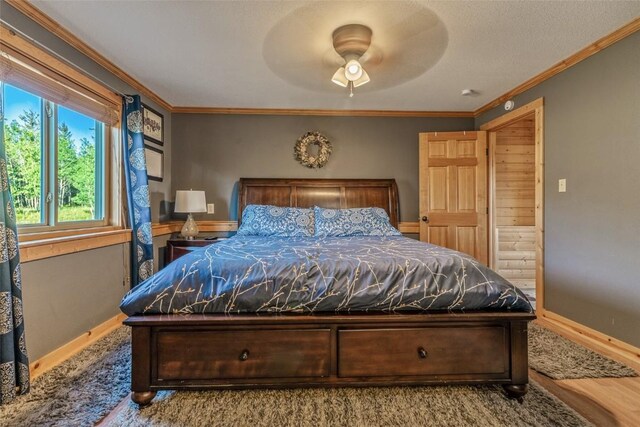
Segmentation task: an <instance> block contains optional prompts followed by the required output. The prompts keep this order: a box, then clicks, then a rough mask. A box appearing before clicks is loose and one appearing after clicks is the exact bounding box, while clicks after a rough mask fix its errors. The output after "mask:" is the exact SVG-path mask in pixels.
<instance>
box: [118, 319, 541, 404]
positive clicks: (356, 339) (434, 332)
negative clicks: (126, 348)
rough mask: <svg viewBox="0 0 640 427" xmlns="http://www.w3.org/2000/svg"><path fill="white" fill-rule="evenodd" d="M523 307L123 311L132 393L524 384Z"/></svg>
mask: <svg viewBox="0 0 640 427" xmlns="http://www.w3.org/2000/svg"><path fill="white" fill-rule="evenodd" d="M534 318H535V316H534V315H533V314H530V313H474V314H450V313H447V314H407V315H395V314H386V315H380V314H378V315H316V316H293V315H289V316H256V315H253V316H241V315H238V316H225V315H187V316H181V315H163V316H137V317H130V318H129V319H127V320H126V321H125V324H127V325H129V326H131V327H132V386H131V389H132V391H133V392H134V393H133V394H132V399H133V400H134V401H136V402H137V403H139V404H141V405H144V404H148V403H149V402H150V401H151V399H152V398H153V396H154V395H155V392H156V391H157V390H163V389H204V388H258V387H268V388H277V387H334V386H379V385H421V384H484V383H493V384H503V385H504V386H505V389H506V390H507V392H508V393H509V394H510V395H511V396H513V397H517V398H521V397H522V396H523V395H524V394H525V393H526V384H527V383H528V360H527V323H528V322H529V321H530V320H533V319H534Z"/></svg>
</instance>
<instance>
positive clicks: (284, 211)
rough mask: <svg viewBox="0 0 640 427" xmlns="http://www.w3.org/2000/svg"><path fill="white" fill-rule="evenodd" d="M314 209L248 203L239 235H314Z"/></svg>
mask: <svg viewBox="0 0 640 427" xmlns="http://www.w3.org/2000/svg"><path fill="white" fill-rule="evenodd" d="M313 227H314V221H313V209H302V208H286V207H285V208H282V207H278V206H271V205H247V206H246V207H245V208H244V211H243V212H242V224H240V228H239V229H238V233H237V235H238V236H279V237H293V236H302V237H312V236H313Z"/></svg>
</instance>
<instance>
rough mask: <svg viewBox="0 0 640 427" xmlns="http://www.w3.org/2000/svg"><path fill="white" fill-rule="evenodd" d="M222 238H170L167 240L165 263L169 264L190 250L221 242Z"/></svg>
mask: <svg viewBox="0 0 640 427" xmlns="http://www.w3.org/2000/svg"><path fill="white" fill-rule="evenodd" d="M221 240H222V239H217V238H215V239H209V240H205V239H193V240H186V239H169V240H167V250H166V252H165V254H166V255H165V264H169V263H170V262H171V261H174V260H176V259H178V258H180V257H181V256H182V255H185V254H188V253H189V252H191V251H193V250H195V249H198V248H201V247H203V246H209V245H212V244H214V243H218V242H220V241H221Z"/></svg>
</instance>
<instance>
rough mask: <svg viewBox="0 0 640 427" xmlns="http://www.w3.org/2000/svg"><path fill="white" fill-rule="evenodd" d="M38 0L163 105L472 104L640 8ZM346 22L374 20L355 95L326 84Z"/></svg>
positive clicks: (541, 67) (557, 3)
mask: <svg viewBox="0 0 640 427" xmlns="http://www.w3.org/2000/svg"><path fill="white" fill-rule="evenodd" d="M33 3H34V4H35V5H36V6H37V7H38V8H40V9H41V10H42V11H43V12H45V13H46V14H48V15H49V16H51V17H52V18H53V19H54V20H56V21H57V22H59V23H60V24H61V25H62V26H63V27H65V28H67V29H68V30H69V31H71V32H72V33H74V34H75V35H76V36H78V37H79V38H81V39H82V40H84V41H85V42H86V43H87V44H89V45H90V46H91V47H93V48H94V49H96V50H97V51H98V52H100V53H102V54H103V55H104V56H105V57H107V58H108V59H109V60H111V61H112V62H113V63H115V64H116V65H118V66H119V67H120V68H122V69H123V70H125V71H126V72H127V73H129V74H131V75H132V76H134V77H135V78H136V79H138V80H139V81H140V82H142V83H143V84H144V85H146V86H147V87H148V88H150V89H151V90H153V91H154V92H156V93H157V94H158V95H159V96H160V97H162V98H163V99H165V100H166V101H168V102H169V103H170V104H172V105H174V106H203V107H239V108H243V107H245V108H313V109H381V110H434V111H435V110H441V111H448V110H455V111H472V110H475V109H476V108H478V107H480V106H482V105H484V104H486V103H487V102H489V101H491V100H493V99H494V98H496V97H498V96H500V95H502V94H503V93H504V92H506V91H508V90H510V89H512V88H513V87H515V86H517V85H518V84H520V83H522V82H523V81H525V80H527V79H528V78H530V77H532V76H534V75H536V74H538V73H539V72H541V71H544V70H545V69H547V68H549V67H550V66H552V65H554V64H555V63H557V62H559V61H561V60H562V59H565V58H566V57H568V56H570V55H571V54H573V53H575V52H576V51H578V50H580V49H582V48H584V47H585V46H587V45H588V44H590V43H592V42H594V41H595V40H597V39H599V38H600V37H602V36H605V35H607V34H609V33H611V32H612V31H614V30H616V29H617V28H619V27H621V26H623V25H624V24H626V23H628V22H629V21H631V20H632V19H634V18H636V17H637V16H639V15H640V2H638V1H632V2H619V1H616V2H609V1H604V2H599V1H588V2H584V1H554V2H528V1H512V2H493V1H487V2H485V1H473V2H472V1H464V2H463V1H458V2H453V1H417V2H415V1H395V2H392V1H387V2H375V1H366V2H339V1H324V2H309V1H224V2H223V1H119V2H113V1H83V2H78V1H73V2H63V1H34V2H33ZM346 23H362V24H365V25H368V26H370V27H371V28H372V30H373V40H372V53H373V55H371V56H372V58H371V59H370V62H369V64H368V65H365V67H368V70H369V69H370V70H371V72H370V73H369V74H370V76H371V82H370V83H369V84H367V85H365V86H363V87H361V88H358V89H356V95H355V96H354V97H353V98H349V97H348V96H347V93H346V89H344V88H341V87H339V86H336V85H334V84H332V83H330V78H331V76H332V74H333V72H334V71H335V68H336V65H335V64H336V61H337V60H339V58H336V57H335V55H334V54H333V52H332V49H331V46H332V45H331V32H332V31H333V29H335V28H337V27H339V26H340V25H343V24H346ZM304 46H308V49H305V48H304ZM465 88H469V89H473V90H475V91H476V92H477V94H476V95H474V96H472V97H462V96H460V91H461V90H462V89H465Z"/></svg>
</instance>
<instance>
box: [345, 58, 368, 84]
mask: <svg viewBox="0 0 640 427" xmlns="http://www.w3.org/2000/svg"><path fill="white" fill-rule="evenodd" d="M344 68H345V73H344V75H345V76H346V77H347V79H348V80H349V81H352V82H355V81H356V80H358V79H359V78H360V77H362V73H363V71H364V70H363V69H362V65H360V63H359V62H358V60H357V59H351V60H350V61H349V62H347V65H345V67H344Z"/></svg>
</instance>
